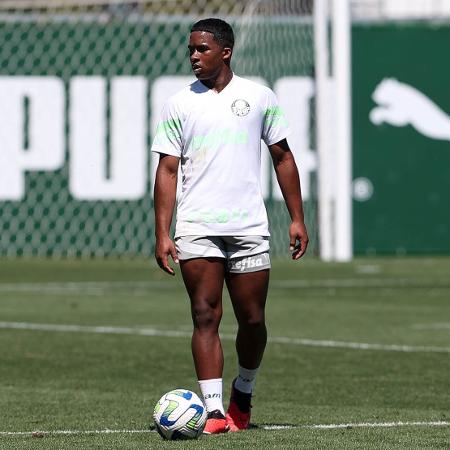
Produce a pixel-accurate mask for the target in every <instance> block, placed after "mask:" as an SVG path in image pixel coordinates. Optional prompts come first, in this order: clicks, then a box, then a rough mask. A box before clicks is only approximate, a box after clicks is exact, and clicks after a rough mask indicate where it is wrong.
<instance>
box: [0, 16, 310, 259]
mask: <svg viewBox="0 0 450 450" xmlns="http://www.w3.org/2000/svg"><path fill="white" fill-rule="evenodd" d="M194 21H195V20H194V19H193V18H184V17H183V16H174V17H170V16H164V17H157V16H152V15H144V16H139V17H136V16H135V17H127V16H124V17H118V16H110V17H105V16H102V15H95V14H91V15H89V14H85V15H81V14H80V15H77V14H68V13H67V14H60V15H50V14H42V16H40V15H39V14H29V15H27V13H26V12H24V13H21V14H17V15H4V16H1V17H0V42H2V45H1V46H0V98H1V101H0V256H11V257H14V256H22V255H25V256H33V255H37V256H56V257H71V256H86V257H91V256H111V255H113V256H122V255H128V256H136V255H141V256H151V255H152V254H153V248H154V228H153V208H152V183H153V175H154V169H155V165H156V162H155V161H154V160H152V157H151V155H150V150H149V149H150V144H151V140H152V136H153V127H154V125H155V122H156V120H157V118H158V115H159V112H160V110H161V107H162V102H163V101H164V100H165V99H167V98H168V97H169V95H170V94H171V92H172V90H173V89H175V88H177V89H179V88H181V86H183V84H181V85H180V83H184V84H187V80H186V77H191V78H192V80H193V79H194V77H193V76H192V74H191V70H190V65H189V60H188V50H187V41H188V35H189V29H190V28H189V27H190V25H191V24H192V23H193V22H194ZM232 23H233V24H234V25H235V28H236V31H237V42H238V45H237V47H236V52H235V55H234V67H235V70H236V72H237V73H238V74H240V75H243V76H253V77H258V78H259V79H260V81H261V82H264V83H267V84H268V85H269V86H271V87H272V88H273V89H275V90H276V91H277V93H278V95H279V97H280V101H281V103H283V104H285V105H286V108H287V109H291V110H292V112H291V113H290V114H292V118H293V119H292V121H293V122H294V128H295V129H296V130H299V131H297V134H296V135H295V136H297V137H296V138H294V141H295V139H297V140H298V141H299V144H298V145H296V152H297V156H298V152H300V153H301V154H300V156H299V158H302V159H303V160H306V161H309V162H310V164H309V166H308V165H307V164H304V165H303V166H304V167H305V169H303V168H302V170H306V172H305V173H304V178H305V181H306V184H305V186H304V190H305V193H306V198H305V200H306V209H307V216H308V221H309V223H310V229H311V235H312V236H311V237H312V238H314V229H316V227H315V225H313V223H314V221H315V219H316V214H315V211H316V208H315V202H314V189H313V185H312V177H310V174H311V173H313V172H314V171H315V156H314V152H313V151H312V150H311V146H310V141H311V136H310V130H311V125H310V124H311V117H310V110H311V108H310V103H311V97H312V95H313V82H312V79H311V76H312V72H313V62H312V61H313V46H312V26H311V24H310V23H308V22H307V21H306V22H305V21H302V20H297V19H296V20H291V19H290V18H289V17H284V18H277V17H273V18H260V19H259V20H247V21H245V23H241V22H240V21H239V19H238V18H235V20H234V21H233V22H232ZM293 93H294V95H293ZM290 105H293V106H292V107H291V108H290ZM303 154H305V155H306V156H305V157H303V156H302V155H303ZM269 159H270V157H269V155H268V152H267V151H263V171H262V172H263V177H264V183H263V189H264V195H265V198H266V200H267V206H268V211H269V217H270V222H271V229H272V235H273V239H272V248H273V254H274V255H287V254H288V253H289V251H288V249H289V239H288V224H289V217H288V214H287V211H286V207H285V206H284V202H282V197H281V194H280V192H279V190H277V189H276V182H275V181H274V180H273V175H271V171H270V161H269ZM312 240H313V241H314V239H312ZM313 244H314V242H313ZM312 247H314V245H313V246H312ZM312 251H313V249H312Z"/></svg>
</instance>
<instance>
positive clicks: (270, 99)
mask: <svg viewBox="0 0 450 450" xmlns="http://www.w3.org/2000/svg"><path fill="white" fill-rule="evenodd" d="M263 114H264V118H263V120H264V123H263V132H262V136H261V137H262V139H263V141H264V142H265V144H266V145H272V144H276V143H277V142H280V141H281V140H283V139H285V138H286V137H287V136H288V135H289V133H290V130H289V125H288V122H287V120H286V117H285V116H284V112H283V110H282V109H281V108H280V106H279V105H278V100H277V98H276V96H275V94H274V93H273V91H271V90H270V89H267V97H266V104H265V108H264V111H263Z"/></svg>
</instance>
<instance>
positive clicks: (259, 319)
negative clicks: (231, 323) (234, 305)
mask: <svg viewBox="0 0 450 450" xmlns="http://www.w3.org/2000/svg"><path fill="white" fill-rule="evenodd" d="M239 323H240V325H241V326H244V327H246V328H247V329H253V330H260V329H265V327H266V322H265V316H264V311H252V312H251V313H248V314H246V315H245V316H244V317H242V318H241V320H240V321H239Z"/></svg>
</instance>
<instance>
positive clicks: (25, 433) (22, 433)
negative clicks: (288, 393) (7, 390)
mask: <svg viewBox="0 0 450 450" xmlns="http://www.w3.org/2000/svg"><path fill="white" fill-rule="evenodd" d="M448 426H450V422H445V421H435V422H433V421H432V422H423V421H422V422H378V423H377V422H373V423H371V422H362V423H330V424H312V425H307V424H305V425H276V424H273V425H260V426H258V427H257V428H259V429H263V430H269V431H271V430H293V429H319V430H336V429H342V428H346V429H352V428H400V427H448ZM154 432H155V430H153V429H152V430H150V429H149V430H110V429H105V430H53V431H40V430H36V431H0V437H8V436H30V437H37V438H39V437H45V436H60V435H63V436H68V435H89V434H137V433H141V434H144V433H154Z"/></svg>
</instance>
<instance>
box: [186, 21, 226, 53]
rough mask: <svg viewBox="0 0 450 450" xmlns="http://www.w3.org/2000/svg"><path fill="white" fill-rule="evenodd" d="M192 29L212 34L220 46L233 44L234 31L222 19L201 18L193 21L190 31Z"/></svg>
mask: <svg viewBox="0 0 450 450" xmlns="http://www.w3.org/2000/svg"><path fill="white" fill-rule="evenodd" d="M193 31H207V32H208V33H211V34H212V35H213V36H214V39H215V41H216V42H217V43H218V44H220V45H221V46H222V47H230V48H233V46H234V33H233V28H231V25H230V24H229V23H227V22H225V21H224V20H222V19H215V18H209V19H202V20H199V21H198V22H196V23H194V25H192V28H191V33H192V32H193Z"/></svg>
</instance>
